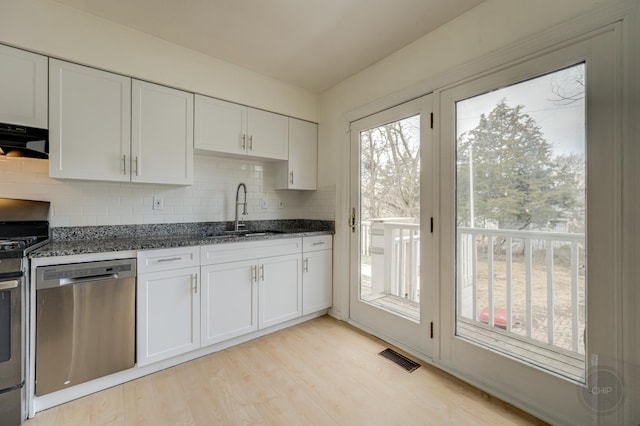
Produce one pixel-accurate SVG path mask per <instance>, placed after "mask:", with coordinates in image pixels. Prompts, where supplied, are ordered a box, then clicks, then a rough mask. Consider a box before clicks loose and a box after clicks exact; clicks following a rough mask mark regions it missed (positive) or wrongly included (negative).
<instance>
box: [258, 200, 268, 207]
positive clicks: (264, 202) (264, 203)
mask: <svg viewBox="0 0 640 426" xmlns="http://www.w3.org/2000/svg"><path fill="white" fill-rule="evenodd" d="M260 207H261V208H263V209H266V208H267V200H260Z"/></svg>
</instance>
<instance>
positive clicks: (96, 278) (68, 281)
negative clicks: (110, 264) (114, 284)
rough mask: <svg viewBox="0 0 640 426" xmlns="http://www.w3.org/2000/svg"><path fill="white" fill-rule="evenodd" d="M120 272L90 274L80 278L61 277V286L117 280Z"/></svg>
mask: <svg viewBox="0 0 640 426" xmlns="http://www.w3.org/2000/svg"><path fill="white" fill-rule="evenodd" d="M117 279H118V274H104V275H90V276H87V277H80V278H60V280H59V281H58V282H59V283H60V286H63V285H72V284H84V283H94V282H97V281H107V280H117Z"/></svg>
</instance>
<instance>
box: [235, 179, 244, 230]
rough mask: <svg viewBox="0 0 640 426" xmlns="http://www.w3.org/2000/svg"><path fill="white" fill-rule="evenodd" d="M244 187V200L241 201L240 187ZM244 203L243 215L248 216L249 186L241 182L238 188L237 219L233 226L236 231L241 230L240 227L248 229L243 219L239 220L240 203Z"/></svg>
mask: <svg viewBox="0 0 640 426" xmlns="http://www.w3.org/2000/svg"><path fill="white" fill-rule="evenodd" d="M241 187H242V188H243V189H244V202H242V203H241V202H240V188H241ZM240 204H242V215H243V216H246V214H247V186H246V185H245V184H244V183H242V182H241V183H240V185H238V189H236V221H235V225H234V227H233V230H234V231H239V230H240V228H243V229H246V225H245V224H244V223H242V221H240V222H238V205H240Z"/></svg>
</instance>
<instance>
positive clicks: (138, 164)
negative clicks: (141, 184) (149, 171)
mask: <svg viewBox="0 0 640 426" xmlns="http://www.w3.org/2000/svg"><path fill="white" fill-rule="evenodd" d="M139 170H140V163H139V162H138V157H137V156H136V176H138V171H139Z"/></svg>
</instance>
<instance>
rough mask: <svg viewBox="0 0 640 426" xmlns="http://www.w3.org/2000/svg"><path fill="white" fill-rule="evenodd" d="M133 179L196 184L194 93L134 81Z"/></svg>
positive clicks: (149, 181) (148, 181)
mask: <svg viewBox="0 0 640 426" xmlns="http://www.w3.org/2000/svg"><path fill="white" fill-rule="evenodd" d="M131 104H132V107H133V109H132V115H131V118H132V119H131V127H132V131H131V161H132V168H133V169H132V173H131V181H132V182H145V183H164V184H183V185H191V184H192V183H193V94H192V93H187V92H183V91H181V90H176V89H171V88H169V87H165V86H160V85H157V84H152V83H147V82H144V81H139V80H133V83H132V102H131Z"/></svg>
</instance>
